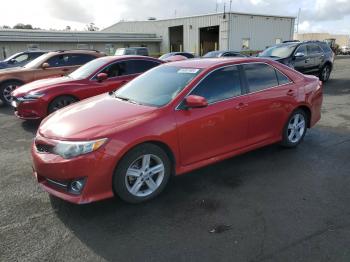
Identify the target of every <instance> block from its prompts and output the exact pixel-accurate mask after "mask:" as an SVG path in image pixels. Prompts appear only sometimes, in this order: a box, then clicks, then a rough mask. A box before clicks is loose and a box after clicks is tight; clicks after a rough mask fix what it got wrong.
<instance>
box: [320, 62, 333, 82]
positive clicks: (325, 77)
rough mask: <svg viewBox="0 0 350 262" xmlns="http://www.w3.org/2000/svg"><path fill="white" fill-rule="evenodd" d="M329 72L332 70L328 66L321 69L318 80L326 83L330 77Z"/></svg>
mask: <svg viewBox="0 0 350 262" xmlns="http://www.w3.org/2000/svg"><path fill="white" fill-rule="evenodd" d="M331 70H332V68H331V66H330V65H328V64H327V65H325V66H324V67H322V69H321V71H320V75H319V78H320V80H321V81H322V82H327V81H328V80H329V77H330V76H331Z"/></svg>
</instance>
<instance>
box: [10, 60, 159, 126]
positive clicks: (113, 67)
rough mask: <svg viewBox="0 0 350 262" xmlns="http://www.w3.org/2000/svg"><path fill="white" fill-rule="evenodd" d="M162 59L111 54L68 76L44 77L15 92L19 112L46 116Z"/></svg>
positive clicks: (30, 116) (25, 116) (109, 88)
mask: <svg viewBox="0 0 350 262" xmlns="http://www.w3.org/2000/svg"><path fill="white" fill-rule="evenodd" d="M161 63H163V62H162V61H161V60H158V59H155V58H151V57H144V56H108V57H101V58H97V59H95V60H92V61H90V62H89V63H87V64H85V65H83V66H82V67H80V68H78V69H77V70H75V71H74V72H73V73H71V74H69V75H68V76H64V77H59V78H50V79H42V80H38V81H34V82H31V83H29V84H26V85H23V86H21V87H19V88H17V89H16V90H15V91H13V92H12V96H13V101H12V105H13V107H14V109H15V114H16V116H17V117H19V118H21V119H27V120H28V119H42V118H44V117H46V116H47V115H48V114H51V113H53V112H55V111H56V110H58V109H61V108H63V107H65V106H68V105H70V104H72V103H74V102H77V101H80V100H83V99H85V98H88V97H91V96H95V95H99V94H102V93H106V92H110V91H113V90H116V89H118V88H119V87H121V86H122V85H124V84H125V83H127V82H129V81H130V80H131V79H133V78H135V77H136V76H138V75H140V74H141V73H143V72H145V71H147V70H149V69H151V68H153V67H155V66H158V65H160V64H161Z"/></svg>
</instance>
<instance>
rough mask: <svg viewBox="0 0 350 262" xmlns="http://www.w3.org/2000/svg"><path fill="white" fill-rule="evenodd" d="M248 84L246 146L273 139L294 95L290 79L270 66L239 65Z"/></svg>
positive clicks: (280, 130) (282, 124) (280, 127)
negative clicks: (241, 66)
mask: <svg viewBox="0 0 350 262" xmlns="http://www.w3.org/2000/svg"><path fill="white" fill-rule="evenodd" d="M243 69H244V75H245V79H246V84H247V87H248V90H249V91H248V92H249V94H248V101H247V103H248V107H247V117H248V118H249V124H248V143H249V145H253V144H257V143H260V142H264V141H267V140H269V139H277V138H278V137H279V136H280V135H281V134H282V129H283V126H284V124H285V122H286V121H287V119H288V115H289V113H290V111H289V109H290V108H292V104H293V102H294V101H295V97H296V95H297V93H296V90H295V89H294V87H293V83H292V81H291V80H290V79H289V78H288V77H287V76H285V75H284V74H282V73H281V72H280V71H278V70H277V69H275V68H274V67H272V66H271V65H268V64H264V63H251V64H246V65H244V66H243Z"/></svg>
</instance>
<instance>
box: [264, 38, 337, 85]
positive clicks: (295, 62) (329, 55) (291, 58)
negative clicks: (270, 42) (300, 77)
mask: <svg viewBox="0 0 350 262" xmlns="http://www.w3.org/2000/svg"><path fill="white" fill-rule="evenodd" d="M259 57H265V58H271V59H274V60H276V61H279V62H280V63H282V64H285V65H287V66H289V67H292V68H294V69H295V70H298V71H299V72H301V73H305V74H307V73H317V74H318V76H319V78H320V80H321V81H323V82H326V81H327V80H328V79H329V77H330V74H331V72H332V69H333V62H334V53H333V51H332V49H331V48H330V47H329V45H328V44H327V43H326V42H319V41H308V42H287V43H282V44H278V45H275V46H272V47H270V48H267V49H266V50H265V51H263V52H261V53H260V54H259Z"/></svg>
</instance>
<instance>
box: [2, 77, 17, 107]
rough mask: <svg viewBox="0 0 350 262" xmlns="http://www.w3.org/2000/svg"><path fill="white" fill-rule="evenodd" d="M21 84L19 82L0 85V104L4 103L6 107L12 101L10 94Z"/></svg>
mask: <svg viewBox="0 0 350 262" xmlns="http://www.w3.org/2000/svg"><path fill="white" fill-rule="evenodd" d="M21 85H22V83H21V82H19V81H14V80H13V81H7V82H5V83H3V84H1V85H0V99H1V100H2V102H4V103H5V104H6V105H10V104H11V101H12V97H11V93H12V91H14V90H15V89H16V88H17V87H19V86H21Z"/></svg>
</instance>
